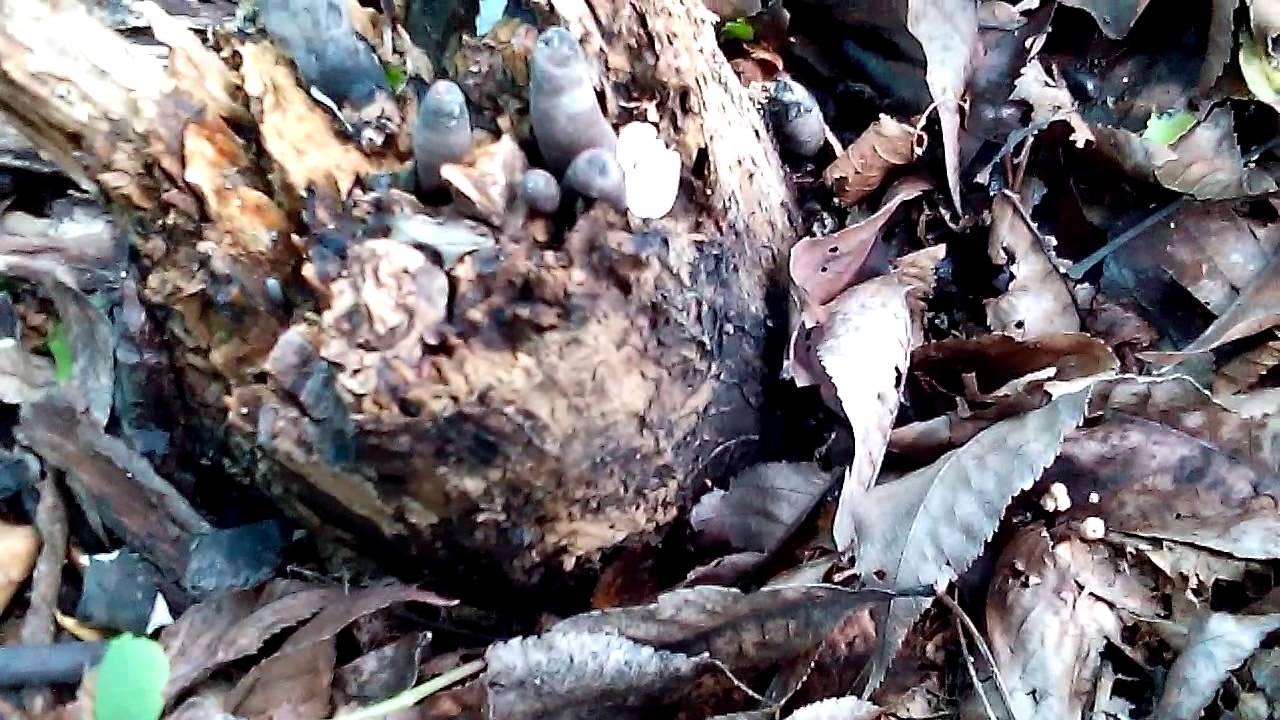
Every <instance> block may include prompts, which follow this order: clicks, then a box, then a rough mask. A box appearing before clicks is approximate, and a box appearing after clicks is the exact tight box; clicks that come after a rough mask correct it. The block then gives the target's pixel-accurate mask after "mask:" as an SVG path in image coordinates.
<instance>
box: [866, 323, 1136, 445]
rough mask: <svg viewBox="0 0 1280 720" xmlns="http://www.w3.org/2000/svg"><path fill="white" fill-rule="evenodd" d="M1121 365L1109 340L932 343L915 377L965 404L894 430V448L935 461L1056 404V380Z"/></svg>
mask: <svg viewBox="0 0 1280 720" xmlns="http://www.w3.org/2000/svg"><path fill="white" fill-rule="evenodd" d="M1118 366H1119V363H1118V361H1117V360H1116V357H1115V355H1113V354H1112V352H1111V350H1110V349H1108V348H1107V346H1106V344H1105V343H1103V342H1102V341H1100V340H1097V339H1095V338H1092V337H1090V336H1088V335H1084V334H1082V333H1061V334H1057V335H1048V336H1045V337H1042V338H1039V339H1036V340H1018V339H1016V338H1013V337H1011V336H1009V335H984V336H982V337H978V338H973V339H966V338H954V339H948V340H942V341H939V342H934V343H929V344H927V345H925V346H923V347H921V348H920V349H918V350H916V352H914V353H913V354H912V357H911V368H912V372H913V373H914V374H917V375H919V376H921V377H922V378H924V379H925V380H927V385H930V386H934V387H937V388H939V389H941V390H942V391H944V392H945V393H949V395H950V396H948V397H943V398H940V399H939V400H938V402H939V403H948V402H954V403H955V404H956V405H957V406H958V407H957V409H956V410H954V411H952V412H949V413H947V414H945V415H940V416H938V417H935V418H929V419H927V420H920V421H917V422H914V423H910V424H907V425H903V426H901V427H898V428H895V429H894V431H893V434H892V435H891V436H890V440H889V448H890V449H891V450H893V451H895V452H900V453H906V454H914V455H921V456H935V455H937V454H939V453H941V452H943V451H945V450H947V449H949V448H951V447H956V446H959V445H961V444H963V443H965V442H967V441H968V440H969V439H970V438H972V437H973V436H974V435H976V434H978V432H979V431H981V430H982V429H983V428H986V427H989V426H990V425H992V424H993V423H996V422H999V421H1000V420H1003V419H1004V418H1007V417H1012V416H1014V415H1017V414H1019V413H1023V412H1027V411H1029V410H1034V409H1035V408H1038V407H1040V406H1042V405H1044V404H1045V403H1046V402H1048V401H1049V399H1050V394H1049V392H1048V390H1047V389H1046V385H1047V384H1048V383H1050V382H1065V381H1071V380H1078V379H1080V378H1084V377H1089V376H1092V375H1098V374H1101V373H1107V372H1111V371H1114V370H1115V369H1117V367H1118ZM953 397H954V399H953Z"/></svg>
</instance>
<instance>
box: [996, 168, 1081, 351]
mask: <svg viewBox="0 0 1280 720" xmlns="http://www.w3.org/2000/svg"><path fill="white" fill-rule="evenodd" d="M1031 195H1032V192H1030V191H1024V192H1023V194H1022V200H1021V201H1020V202H1022V206H1023V208H1025V209H1026V212H1027V213H1030V211H1031V208H1032V207H1034V206H1035V201H1034V199H1032V198H1031ZM1029 222H1030V216H1029V215H1027V216H1026V217H1024V214H1023V213H1022V212H1019V210H1018V207H1017V205H1015V201H1014V199H1013V198H1010V197H1008V196H1006V195H997V196H996V197H995V198H994V199H993V200H992V204H991V241H990V247H989V248H988V250H989V252H990V254H991V260H992V262H995V263H997V264H1003V263H1004V262H1006V261H1007V260H1008V255H1012V256H1013V261H1012V263H1010V265H1009V270H1010V272H1012V273H1013V281H1012V282H1010V283H1009V289H1008V290H1006V291H1005V293H1004V294H1003V295H1001V296H1000V297H998V298H996V299H994V300H988V301H986V303H985V304H986V307H987V324H988V325H989V326H990V327H991V329H992V330H994V331H996V332H1002V333H1006V334H1008V335H1012V336H1013V337H1016V338H1018V339H1026V340H1030V339H1035V338H1038V337H1044V336H1046V335H1053V334H1056V333H1064V332H1067V333H1070V332H1076V331H1078V330H1079V329H1080V313H1079V312H1078V311H1077V310H1076V305H1075V300H1074V298H1073V297H1072V295H1071V291H1070V290H1069V289H1068V288H1067V283H1066V280H1065V279H1064V278H1063V276H1062V275H1061V274H1060V273H1059V272H1058V269H1057V267H1055V266H1054V264H1053V262H1052V261H1051V260H1050V258H1049V254H1048V253H1049V249H1047V248H1045V247H1044V246H1043V244H1042V238H1043V236H1042V235H1040V233H1039V231H1038V230H1036V229H1035V228H1034V227H1033V226H1031V225H1029V224H1028V223H1029Z"/></svg>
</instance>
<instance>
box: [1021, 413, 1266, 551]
mask: <svg viewBox="0 0 1280 720" xmlns="http://www.w3.org/2000/svg"><path fill="white" fill-rule="evenodd" d="M1045 480H1046V482H1061V483H1062V484H1063V485H1065V486H1066V487H1067V488H1068V491H1069V493H1070V495H1071V497H1073V498H1085V497H1090V496H1091V493H1097V496H1098V498H1099V502H1097V503H1087V504H1078V505H1075V506H1073V507H1072V509H1071V510H1070V511H1068V512H1067V513H1065V514H1064V515H1063V516H1062V518H1063V519H1070V518H1077V519H1078V518H1082V517H1085V516H1096V517H1099V518H1101V519H1102V520H1103V521H1104V522H1105V524H1106V527H1107V529H1109V530H1120V531H1123V532H1127V533H1131V534H1134V535H1139V536H1142V537H1146V538H1154V539H1159V540H1168V541H1174V542H1182V543H1190V544H1193V545H1198V546H1200V547H1204V548H1209V549H1211V550H1216V551H1218V552H1221V553H1226V554H1228V555H1232V556H1235V557H1239V558H1245V559H1253V560H1268V559H1275V558H1276V557H1277V555H1278V554H1280V547H1277V545H1276V542H1275V538H1276V537H1280V512H1277V507H1280V478H1277V476H1276V475H1275V474H1274V473H1270V472H1267V471H1263V470H1258V469H1256V468H1255V467H1254V466H1253V465H1250V464H1247V463H1243V462H1238V461H1236V460H1234V459H1232V458H1231V457H1230V456H1229V455H1228V454H1227V453H1225V452H1223V451H1222V450H1220V449H1219V448H1217V447H1215V446H1213V445H1211V444H1209V443H1206V442H1204V441H1202V440H1199V439H1197V438H1195V437H1192V436H1191V435H1187V434H1185V433H1182V432H1179V431H1177V430H1174V429H1172V428H1169V427H1166V426H1164V425H1161V424H1159V423H1155V422H1152V421H1149V420H1143V419H1137V418H1133V417H1124V416H1121V417H1117V418H1114V419H1110V420H1107V421H1105V422H1103V423H1102V424H1100V425H1098V426H1096V427H1092V428H1089V429H1087V430H1080V431H1078V432H1076V433H1074V434H1073V435H1072V436H1071V437H1070V438H1068V439H1067V441H1066V442H1064V443H1063V444H1062V454H1061V457H1060V458H1059V459H1058V461H1057V462H1056V463H1054V465H1053V467H1052V468H1051V469H1050V470H1049V472H1047V473H1046V474H1045Z"/></svg>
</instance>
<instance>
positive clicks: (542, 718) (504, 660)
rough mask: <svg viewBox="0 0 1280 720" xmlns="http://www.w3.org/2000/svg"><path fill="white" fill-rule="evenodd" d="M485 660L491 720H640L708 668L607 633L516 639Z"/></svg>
mask: <svg viewBox="0 0 1280 720" xmlns="http://www.w3.org/2000/svg"><path fill="white" fill-rule="evenodd" d="M484 657H485V662H486V663H487V665H488V670H487V671H486V673H485V685H486V687H487V690H488V698H487V700H486V702H485V706H486V707H485V717H487V718H491V719H492V720H497V719H498V718H502V720H577V719H578V718H582V717H585V716H600V717H610V718H617V719H618V720H631V719H635V720H639V719H640V718H644V717H650V716H651V715H652V712H653V708H654V707H655V706H659V705H662V704H664V703H668V702H672V701H674V700H677V699H679V698H680V697H681V696H682V695H683V694H684V693H685V692H687V691H688V690H689V688H690V687H691V686H692V685H693V681H694V680H695V679H696V678H697V677H698V676H699V675H700V674H701V673H702V672H703V671H704V669H705V668H706V667H707V666H708V663H707V661H706V659H705V658H691V657H688V656H686V655H683V654H681V653H678V652H665V651H663V650H655V649H653V648H651V647H648V646H646V645H641V644H640V643H637V642H634V641H632V640H628V639H627V638H625V637H619V636H618V635H614V634H610V633H603V632H554V633H549V634H546V635H542V636H539V637H522V638H515V639H514V640H507V641H505V642H500V643H494V644H493V645H490V646H489V649H488V650H486V651H485V656H484Z"/></svg>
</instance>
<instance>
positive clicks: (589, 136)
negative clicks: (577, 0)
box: [529, 27, 618, 175]
mask: <svg viewBox="0 0 1280 720" xmlns="http://www.w3.org/2000/svg"><path fill="white" fill-rule="evenodd" d="M529 115H530V119H531V121H532V124H533V136H534V138H536V139H537V141H538V149H539V150H541V151H542V157H543V158H544V159H545V160H546V161H547V167H548V168H550V169H551V172H553V173H555V174H556V175H561V174H563V173H564V172H565V170H566V169H567V168H568V167H569V163H571V162H572V161H573V159H574V158H576V157H578V155H579V154H581V153H582V152H583V151H584V150H589V149H591V148H603V149H605V150H610V151H612V150H613V149H614V148H615V147H616V146H617V144H618V136H617V134H616V133H615V132H614V131H613V126H611V125H610V124H609V121H608V120H606V119H605V117H604V113H603V112H601V111H600V103H599V102H597V100H596V93H595V89H594V88H592V86H591V73H590V68H589V67H588V65H587V59H586V57H585V56H584V55H583V53H582V46H580V45H578V41H577V40H575V39H574V37H573V34H572V33H570V32H569V31H568V30H566V29H564V28H562V27H553V28H549V29H547V30H545V31H543V33H542V34H541V35H539V36H538V43H537V46H536V47H534V50H533V60H532V62H531V65H530V82H529Z"/></svg>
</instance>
